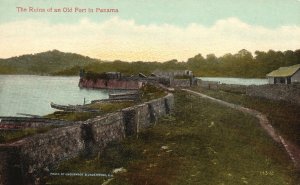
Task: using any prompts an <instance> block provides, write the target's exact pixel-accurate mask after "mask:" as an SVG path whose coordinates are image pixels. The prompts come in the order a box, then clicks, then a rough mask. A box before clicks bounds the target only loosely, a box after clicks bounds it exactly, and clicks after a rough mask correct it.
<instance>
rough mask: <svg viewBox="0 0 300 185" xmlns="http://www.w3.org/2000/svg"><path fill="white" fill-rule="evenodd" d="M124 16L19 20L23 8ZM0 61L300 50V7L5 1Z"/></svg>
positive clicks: (276, 2)
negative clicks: (53, 53) (63, 55)
mask: <svg viewBox="0 0 300 185" xmlns="http://www.w3.org/2000/svg"><path fill="white" fill-rule="evenodd" d="M18 6H19V7H25V8H27V7H29V6H32V7H34V8H45V9H47V8H50V7H52V8H64V7H72V8H75V7H79V8H93V9H95V8H117V9H118V10H119V12H118V13H100V14H99V13H92V14H87V13H17V10H16V7H18ZM0 42H1V45H0V58H8V57H12V56H17V55H22V54H28V53H38V52H43V51H47V50H52V49H58V50H61V51H65V52H75V53H79V54H83V55H88V56H91V57H95V58H100V59H103V60H116V59H121V60H127V61H137V60H142V61H166V60H170V59H178V60H187V59H188V58H189V57H192V56H194V55H196V54H198V53H202V54H203V55H206V54H209V53H215V54H216V55H218V56H221V55H223V54H226V53H235V52H238V51H239V50H241V49H247V50H249V51H251V52H254V51H255V50H263V51H267V50H269V49H274V50H282V51H284V50H288V49H290V50H296V49H299V48H300V0H0Z"/></svg>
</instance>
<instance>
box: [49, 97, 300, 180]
mask: <svg viewBox="0 0 300 185" xmlns="http://www.w3.org/2000/svg"><path fill="white" fill-rule="evenodd" d="M175 101H176V102H175V103H176V104H175V105H176V109H175V112H174V114H173V115H171V116H168V117H164V118H161V119H159V121H158V123H157V124H156V125H155V126H153V127H152V128H149V129H147V130H145V131H143V132H141V133H140V134H139V135H138V137H132V138H126V139H125V140H124V141H123V142H121V143H112V144H111V145H109V146H108V147H107V149H106V150H105V151H104V152H103V153H102V154H101V155H99V156H96V157H94V158H91V159H83V158H80V157H79V158H76V159H73V160H69V161H66V162H64V163H63V164H61V165H60V167H59V168H58V169H56V170H55V171H54V172H77V173H111V171H112V170H113V169H114V168H120V167H124V168H125V169H126V170H127V172H125V173H121V174H116V175H114V178H113V179H112V180H111V181H110V183H109V184H110V185H141V184H142V185H169V184H178V185H182V184H191V185H194V184H195V185H198V184H201V185H243V184H251V185H260V184H261V185H297V184H298V183H297V182H299V180H300V179H299V176H297V173H296V171H295V170H294V168H293V166H292V163H291V162H290V160H289V158H288V156H287V155H286V153H285V152H284V150H283V148H281V147H280V146H278V145H277V144H276V143H274V142H273V141H272V140H271V139H270V138H269V137H268V136H267V135H266V134H265V132H264V131H263V130H262V129H261V128H260V126H259V124H258V121H257V120H256V119H255V118H253V117H251V116H249V115H245V114H243V113H240V112H238V111H235V110H232V109H229V108H225V107H223V106H220V105H218V104H215V103H212V102H209V101H208V100H205V99H200V98H199V97H195V96H191V95H188V94H186V93H183V92H178V93H176V95H175ZM105 180H107V178H103V177H54V176H53V177H51V178H50V179H48V182H47V184H52V185H54V184H55V185H65V184H72V185H79V184H81V185H85V184H86V185H96V184H97V185H100V184H102V183H103V182H104V181H105Z"/></svg>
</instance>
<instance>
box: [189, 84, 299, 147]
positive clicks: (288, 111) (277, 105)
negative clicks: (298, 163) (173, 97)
mask: <svg viewBox="0 0 300 185" xmlns="http://www.w3.org/2000/svg"><path fill="white" fill-rule="evenodd" d="M194 90H196V91H200V92H202V93H204V94H207V95H209V96H212V97H215V98H218V99H221V100H224V101H227V102H231V103H235V104H239V105H242V106H245V107H248V108H251V109H255V110H257V111H260V112H262V113H264V114H266V116H267V117H268V119H269V120H270V122H271V124H272V125H273V126H274V128H275V129H276V130H277V131H279V132H280V134H281V135H283V136H284V137H285V138H288V139H289V140H291V141H293V142H294V143H295V144H297V145H298V146H300V134H299V133H300V122H299V120H300V114H299V110H300V106H299V105H293V104H291V103H287V102H284V101H274V100H268V99H265V98H259V97H250V96H247V95H245V94H243V93H236V92H231V91H230V90H226V91H220V90H207V89H202V88H194Z"/></svg>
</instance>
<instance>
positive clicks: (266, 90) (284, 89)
mask: <svg viewBox="0 0 300 185" xmlns="http://www.w3.org/2000/svg"><path fill="white" fill-rule="evenodd" d="M246 94H247V95H249V96H256V97H263V98H267V99H271V100H283V101H287V102H290V103H293V104H298V105H300V85H299V84H274V85H273V84H269V85H259V86H248V87H247V89H246Z"/></svg>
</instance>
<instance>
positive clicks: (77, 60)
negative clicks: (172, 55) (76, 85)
mask: <svg viewBox="0 0 300 185" xmlns="http://www.w3.org/2000/svg"><path fill="white" fill-rule="evenodd" d="M299 63H300V49H298V50H295V51H292V50H287V51H284V52H282V51H274V50H269V51H268V52H264V51H255V53H254V55H253V54H252V53H251V52H249V51H247V50H245V49H242V50H240V51H239V52H238V53H236V54H231V53H228V54H225V55H223V56H221V57H217V56H215V55H214V54H208V55H207V56H206V57H203V56H202V55H201V54H198V55H196V56H194V57H192V58H189V59H188V60H187V61H186V62H178V61H177V60H175V59H174V60H170V61H167V62H142V61H136V62H123V61H119V60H117V61H113V62H104V61H101V60H97V59H91V58H89V57H84V56H81V55H78V54H71V53H63V52H59V51H57V50H54V51H48V52H44V53H39V54H35V55H23V56H19V57H13V58H9V59H1V60H0V74H39V75H78V73H79V70H80V69H85V70H86V71H93V72H98V73H101V72H107V71H119V72H121V73H125V74H138V73H140V72H141V73H144V74H150V73H151V72H153V71H154V70H156V69H160V70H174V69H175V70H176V69H189V70H192V71H193V72H194V74H195V76H224V77H247V78H253V77H256V78H261V77H265V75H266V74H267V73H269V72H271V71H273V70H275V69H277V68H279V67H282V66H290V65H294V64H299Z"/></svg>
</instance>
